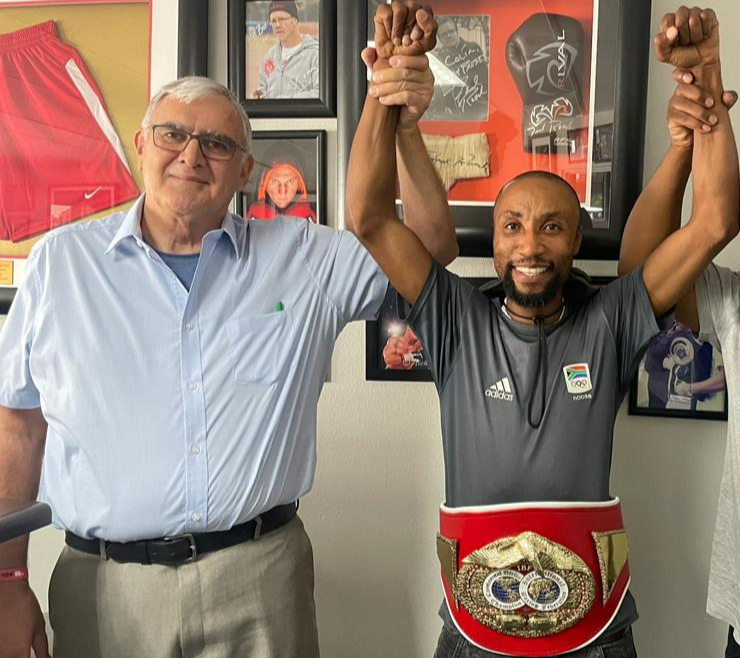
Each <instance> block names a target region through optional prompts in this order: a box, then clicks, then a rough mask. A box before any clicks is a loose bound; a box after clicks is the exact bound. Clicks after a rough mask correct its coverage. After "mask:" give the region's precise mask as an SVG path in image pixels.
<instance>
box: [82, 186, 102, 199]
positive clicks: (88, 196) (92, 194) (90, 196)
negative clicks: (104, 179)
mask: <svg viewBox="0 0 740 658" xmlns="http://www.w3.org/2000/svg"><path fill="white" fill-rule="evenodd" d="M98 192H100V187H97V188H95V189H94V190H93V191H92V192H90V194H88V193H87V192H85V199H88V200H89V199H92V198H93V197H94V196H95V195H96V194H97V193H98Z"/></svg>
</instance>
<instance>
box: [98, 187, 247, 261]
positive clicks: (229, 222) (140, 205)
mask: <svg viewBox="0 0 740 658" xmlns="http://www.w3.org/2000/svg"><path fill="white" fill-rule="evenodd" d="M145 197H146V195H145V194H142V195H141V196H140V197H139V198H138V199H137V200H136V202H135V203H134V205H133V206H131V208H129V210H128V212H127V213H126V216H125V217H124V218H123V221H122V222H121V226H120V227H119V228H118V231H116V234H115V235H114V236H113V239H112V240H111V241H110V243H109V244H108V248H107V249H106V250H105V253H106V254H108V253H110V252H111V251H114V250H115V249H116V248H117V247H118V245H119V244H120V243H121V242H123V241H124V240H125V239H126V238H133V239H134V240H135V241H136V242H137V243H138V244H139V246H141V247H144V248H148V247H149V245H147V244H146V243H145V242H144V238H143V237H142V234H141V213H142V212H143V210H144V198H145ZM215 232H218V233H225V234H226V235H227V236H228V237H229V241H230V242H231V245H232V246H233V247H234V253H235V254H236V257H237V258H241V255H242V252H243V250H244V249H245V248H246V241H247V232H246V231H244V233H243V235H242V236H241V237H242V239H241V241H240V240H239V235H238V234H237V231H236V224H235V223H234V217H233V215H232V214H231V213H229V212H227V213H226V215H224V218H223V220H222V222H221V228H219V229H216V230H215V231H209V232H208V233H207V234H206V235H210V234H211V233H215Z"/></svg>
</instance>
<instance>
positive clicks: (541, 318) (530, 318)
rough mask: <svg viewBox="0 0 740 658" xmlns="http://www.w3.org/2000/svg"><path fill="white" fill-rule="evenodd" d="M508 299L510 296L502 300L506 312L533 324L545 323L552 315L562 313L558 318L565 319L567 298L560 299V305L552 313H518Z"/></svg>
mask: <svg viewBox="0 0 740 658" xmlns="http://www.w3.org/2000/svg"><path fill="white" fill-rule="evenodd" d="M507 301H508V297H507V298H505V299H504V301H503V302H502V304H501V305H502V306H503V307H504V310H505V311H506V314H507V315H508V316H509V317H511V316H512V315H513V316H514V317H515V318H520V319H522V320H526V321H527V322H531V323H532V324H534V325H536V324H539V323H540V322H541V323H543V324H544V323H545V322H546V321H547V320H549V319H550V318H551V317H553V316H555V315H557V314H558V313H559V314H560V317H559V318H558V319H557V321H558V322H560V320H562V319H563V315H565V300H564V299H561V300H560V306H558V307H557V308H556V309H555V310H554V311H553V312H552V313H548V314H547V315H521V314H520V313H517V312H516V311H512V310H511V308H510V307H509V305H508V304H507V303H506V302H507Z"/></svg>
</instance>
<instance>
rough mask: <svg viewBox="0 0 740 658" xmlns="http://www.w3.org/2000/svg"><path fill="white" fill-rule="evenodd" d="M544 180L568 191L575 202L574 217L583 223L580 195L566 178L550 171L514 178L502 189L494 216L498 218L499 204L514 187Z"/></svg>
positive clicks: (525, 173)
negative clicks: (526, 182) (523, 183)
mask: <svg viewBox="0 0 740 658" xmlns="http://www.w3.org/2000/svg"><path fill="white" fill-rule="evenodd" d="M537 179H539V180H543V181H549V182H551V183H555V184H557V185H560V186H561V187H563V188H564V189H566V190H567V191H568V192H569V193H570V196H571V198H572V201H573V206H572V208H573V213H574V217H576V218H577V219H578V222H579V224H580V221H581V200H580V199H579V198H578V193H577V192H576V191H575V190H574V189H573V186H572V185H571V184H570V183H569V182H568V181H567V180H565V179H564V178H562V177H561V176H558V175H557V174H553V173H552V172H549V171H542V170H535V171H525V172H524V173H523V174H519V175H518V176H515V177H514V178H512V179H511V180H510V181H509V182H508V183H506V185H504V186H503V187H502V188H501V191H500V192H499V193H498V197H497V198H496V204H495V205H494V208H493V215H494V217H495V216H496V210H497V209H498V207H499V202H500V201H501V200H502V199H503V197H504V195H505V194H506V192H507V191H508V190H509V188H511V187H512V186H514V185H515V184H517V183H521V182H524V181H532V182H536V180H537Z"/></svg>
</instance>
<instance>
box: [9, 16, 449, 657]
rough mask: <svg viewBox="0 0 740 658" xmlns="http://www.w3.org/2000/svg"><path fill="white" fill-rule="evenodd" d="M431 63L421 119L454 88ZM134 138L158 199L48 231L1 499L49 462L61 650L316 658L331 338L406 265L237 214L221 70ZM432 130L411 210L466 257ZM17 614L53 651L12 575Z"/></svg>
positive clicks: (33, 266) (19, 310)
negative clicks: (319, 511) (314, 526)
mask: <svg viewBox="0 0 740 658" xmlns="http://www.w3.org/2000/svg"><path fill="white" fill-rule="evenodd" d="M402 27H403V26H402ZM412 63H413V64H414V65H415V66H416V69H414V70H409V71H407V72H406V75H404V77H405V78H407V80H406V85H407V86H408V85H409V84H410V83H414V81H416V82H417V83H418V84H417V86H416V87H415V89H416V91H412V92H409V91H406V92H404V98H405V100H406V103H407V106H406V107H404V108H403V110H402V111H403V113H404V116H405V117H406V120H407V129H409V130H408V134H412V133H413V130H411V129H410V127H411V125H412V124H413V123H414V122H415V120H416V119H418V117H419V115H420V114H421V112H422V111H423V109H424V108H425V107H426V106H427V105H428V102H429V99H430V98H431V95H432V87H433V80H432V77H431V74H430V73H429V71H428V67H427V65H426V60H425V58H424V57H419V58H416V59H415V60H414V62H412ZM412 86H413V85H412ZM394 90H395V91H399V86H394V87H393V88H391V89H389V91H390V92H393V91H394ZM416 139H420V138H418V136H417V137H416ZM135 142H136V149H137V153H138V158H139V165H140V167H141V168H142V170H143V174H144V183H145V194H144V195H143V196H142V197H141V198H140V199H139V200H138V201H137V202H136V203H135V205H134V206H133V207H132V208H131V209H130V210H129V211H128V212H123V213H117V214H114V215H112V216H110V217H109V218H107V219H104V220H101V221H98V222H93V223H88V224H79V225H76V226H70V227H65V228H64V229H61V230H59V231H56V232H53V233H51V234H49V236H48V237H47V238H46V239H44V240H43V241H42V242H41V243H39V244H38V245H37V246H36V248H35V249H34V250H33V252H32V254H31V256H30V257H29V260H28V263H27V270H26V271H27V276H26V281H25V284H24V285H23V286H22V288H21V289H20V290H19V291H18V294H17V296H16V299H15V301H14V304H13V308H12V310H11V312H10V314H9V316H8V319H7V322H6V325H5V327H4V329H3V332H2V335H1V336H0V405H2V407H0V451H1V452H2V454H3V457H2V459H0V498H2V497H9V498H20V499H29V498H34V497H35V496H36V492H37V488H38V483H39V478H40V473H41V465H42V458H43V481H42V491H43V496H44V498H45V499H46V500H48V501H49V502H50V503H51V505H52V508H53V511H54V522H55V524H56V525H57V526H58V527H61V528H64V529H65V530H66V542H67V547H65V549H64V552H63V554H62V555H61V557H60V560H59V563H58V565H57V567H56V569H55V572H54V576H53V578H52V582H51V585H50V597H49V600H50V616H51V623H52V626H53V628H54V631H55V636H54V655H55V657H56V658H95V657H98V656H105V658H115V657H117V656H147V657H154V656H156V657H162V658H170V657H172V658H175V657H185V656H196V655H197V656H199V657H207V658H222V657H227V656H233V657H237V656H239V657H240V658H241V657H249V656H253V657H255V658H256V657H257V656H259V657H260V658H263V657H266V656H285V657H291V658H292V657H297V656H300V657H304V656H305V657H313V656H317V655H318V643H317V631H316V622H315V613H314V602H313V564H312V553H311V545H310V542H309V540H308V537H307V535H306V533H305V532H304V529H303V526H302V523H301V521H300V519H299V518H298V517H297V516H296V500H297V499H298V498H300V497H301V496H302V495H304V494H305V493H306V492H307V491H308V490H309V489H310V487H311V484H312V480H313V475H314V464H315V433H316V406H317V401H318V397H319V394H320V392H321V387H322V384H323V382H324V380H325V378H326V374H327V371H328V368H329V363H330V358H331V354H332V350H333V347H334V340H335V339H336V337H337V335H338V334H339V332H340V331H341V330H342V328H343V327H344V325H345V324H346V323H347V322H349V321H352V320H358V319H363V318H371V317H373V316H374V315H375V313H376V312H377V310H378V308H379V306H380V304H381V302H382V300H383V298H384V295H385V291H386V285H387V282H386V279H385V277H384V276H383V275H382V274H381V273H380V271H379V269H378V268H377V266H376V265H375V264H374V263H373V261H372V260H371V259H370V257H369V255H368V254H367V252H365V251H364V249H363V248H362V247H361V246H360V245H359V243H358V242H357V241H356V239H355V238H354V237H353V236H352V235H351V234H349V233H346V232H343V231H334V230H331V229H329V228H326V227H321V226H316V225H313V224H311V223H309V222H305V221H302V220H296V219H292V218H277V219H275V220H274V221H273V222H244V221H243V220H242V219H240V218H239V217H236V216H234V215H231V214H229V213H228V205H229V202H230V200H231V199H232V198H233V195H234V193H235V192H236V191H237V190H238V189H240V188H242V187H243V186H244V185H245V183H246V182H247V178H248V176H249V173H250V170H251V168H252V159H251V157H250V156H249V125H248V120H247V117H246V115H245V114H244V113H243V111H242V110H241V108H240V105H239V103H238V101H237V100H236V98H235V97H234V96H233V95H232V94H231V93H230V92H229V91H228V90H227V89H225V88H223V87H222V86H221V85H218V84H216V83H215V82H213V81H210V80H208V79H205V78H185V79H182V80H179V81H176V82H174V83H171V84H169V85H166V86H165V87H164V88H162V90H161V91H160V92H159V93H158V94H157V95H156V96H155V97H154V98H153V99H152V102H151V104H150V107H149V109H148V111H147V113H146V116H145V118H144V121H143V123H142V127H141V130H140V131H139V132H138V133H137V134H136V137H135ZM417 144H418V142H417V141H416V140H414V141H413V142H412V141H411V139H410V138H409V137H407V132H400V131H399V135H398V150H399V157H400V158H401V159H404V161H406V162H408V165H409V167H410V168H415V170H417V171H422V172H425V176H424V177H423V179H422V180H420V182H419V185H418V187H417V188H414V189H412V188H410V187H409V186H410V176H409V173H408V171H406V172H404V174H403V175H402V180H401V186H402V187H401V194H402V198H403V199H404V202H405V203H406V204H407V207H406V210H407V221H409V222H411V223H412V224H413V225H415V226H416V228H417V229H418V230H419V231H420V234H422V235H424V236H426V237H425V238H424V239H425V241H427V240H428V241H427V244H428V246H429V247H430V249H431V250H432V251H434V252H435V253H437V254H438V257H439V258H440V260H441V261H443V262H449V260H451V258H453V257H454V255H455V252H456V245H455V244H454V229H453V227H452V224H451V221H450V216H449V212H448V210H447V208H446V207H445V208H438V209H437V210H436V211H434V212H431V213H430V212H429V211H428V210H427V209H425V208H424V207H423V205H421V204H420V200H422V199H424V198H426V197H430V196H434V195H440V194H441V195H442V196H443V195H444V192H443V191H441V189H440V184H439V182H438V180H437V179H436V177H434V175H433V171H434V170H433V167H432V164H431V162H430V161H429V160H428V158H427V157H426V156H425V155H424V154H423V151H422V152H419V151H418V149H417V148H416V146H417ZM430 173H431V175H430ZM422 227H423V228H422ZM26 545H27V540H26V539H23V540H18V541H14V542H10V543H8V544H5V545H2V547H0V567H2V568H6V567H7V568H12V573H15V574H17V573H18V572H20V573H21V574H22V575H25V574H26V573H27V571H26V570H25V564H26ZM2 573H5V572H4V571H0V574H2ZM0 610H1V611H2V613H0V638H2V640H1V641H0V656H1V657H2V658H20V657H21V656H24V657H25V656H28V652H29V647H30V646H31V645H32V646H33V648H34V650H35V652H36V654H37V655H38V656H39V657H40V658H46V657H47V656H48V650H47V647H46V638H45V634H44V630H43V619H42V617H41V614H40V612H39V606H38V603H37V601H36V598H35V597H34V595H33V593H32V591H31V590H30V589H29V587H28V584H27V582H26V581H25V580H23V579H21V580H18V579H17V576H16V578H13V579H10V578H4V580H3V581H0Z"/></svg>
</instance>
